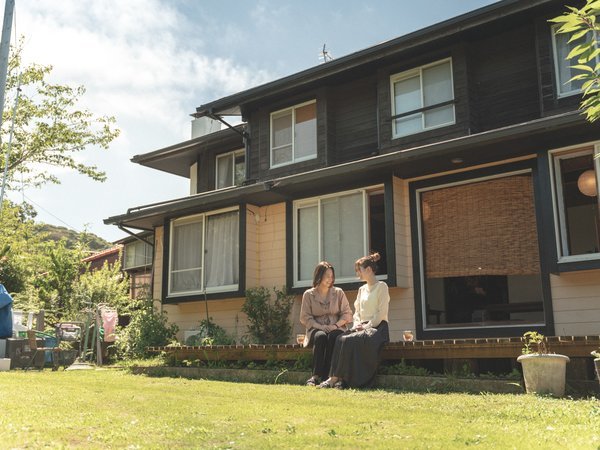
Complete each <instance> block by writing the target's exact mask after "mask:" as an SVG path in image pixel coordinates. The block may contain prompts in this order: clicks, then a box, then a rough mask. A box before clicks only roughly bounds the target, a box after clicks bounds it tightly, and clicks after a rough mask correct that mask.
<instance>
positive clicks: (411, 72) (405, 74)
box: [390, 58, 456, 139]
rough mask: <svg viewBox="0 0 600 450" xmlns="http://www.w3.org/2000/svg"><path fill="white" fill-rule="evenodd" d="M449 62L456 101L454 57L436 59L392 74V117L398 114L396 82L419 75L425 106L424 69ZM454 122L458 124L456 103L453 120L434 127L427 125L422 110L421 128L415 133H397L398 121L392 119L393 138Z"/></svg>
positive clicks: (453, 95)
mask: <svg viewBox="0 0 600 450" xmlns="http://www.w3.org/2000/svg"><path fill="white" fill-rule="evenodd" d="M447 62H449V63H450V87H451V89H452V100H453V101H455V100H456V96H455V94H454V66H453V64H452V58H445V59H441V60H439V61H435V62H432V63H430V64H425V65H423V66H420V67H416V68H414V69H410V70H406V71H404V72H400V73H396V74H394V75H392V76H390V99H391V106H392V117H394V116H395V115H396V114H397V113H396V102H395V100H394V99H395V97H396V93H395V90H394V84H395V83H397V82H398V81H402V80H406V79H408V78H413V77H415V76H417V75H418V76H419V83H420V86H421V108H423V93H424V90H423V70H424V69H428V68H430V67H435V66H438V65H441V64H445V63H447ZM415 114H416V113H415ZM454 124H456V108H455V105H454V104H452V121H450V122H446V123H443V124H439V125H435V126H432V127H427V128H426V127H425V114H424V112H423V111H422V112H421V129H420V130H419V131H415V132H414V133H406V134H404V133H403V134H399V133H397V132H396V121H395V119H392V139H398V138H401V137H405V136H412V135H413V134H417V133H423V132H424V131H429V130H435V129H437V128H443V127H448V126H450V125H454Z"/></svg>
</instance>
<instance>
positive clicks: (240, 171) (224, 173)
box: [215, 150, 246, 189]
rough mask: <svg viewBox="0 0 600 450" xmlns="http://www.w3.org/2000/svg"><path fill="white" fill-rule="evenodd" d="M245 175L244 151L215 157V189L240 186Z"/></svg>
mask: <svg viewBox="0 0 600 450" xmlns="http://www.w3.org/2000/svg"><path fill="white" fill-rule="evenodd" d="M245 175H246V158H245V153H244V150H237V151H235V152H229V153H224V154H222V155H218V156H217V163H216V176H215V180H216V181H215V188H216V189H223V188H226V187H230V186H240V185H241V184H242V183H243V182H244V178H245Z"/></svg>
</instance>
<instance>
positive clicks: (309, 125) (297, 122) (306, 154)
mask: <svg viewBox="0 0 600 450" xmlns="http://www.w3.org/2000/svg"><path fill="white" fill-rule="evenodd" d="M316 157H317V102H316V101H314V100H313V101H310V102H307V103H302V104H300V105H296V106H293V107H292V108H287V109H282V110H280V111H276V112H274V113H272V114H271V167H279V166H284V165H287V164H293V163H296V162H300V161H305V160H307V159H313V158H316Z"/></svg>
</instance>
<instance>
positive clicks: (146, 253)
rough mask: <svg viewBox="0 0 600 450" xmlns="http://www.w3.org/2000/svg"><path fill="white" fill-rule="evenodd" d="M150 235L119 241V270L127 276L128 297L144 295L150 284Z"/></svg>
mask: <svg viewBox="0 0 600 450" xmlns="http://www.w3.org/2000/svg"><path fill="white" fill-rule="evenodd" d="M153 239H154V236H153V234H152V233H149V232H144V233H139V234H137V235H135V236H130V237H127V238H124V239H121V240H120V241H118V242H117V243H118V244H120V245H122V248H123V259H122V261H121V269H122V270H123V272H125V273H127V275H129V296H130V297H131V298H137V297H138V296H140V295H146V294H147V293H148V292H149V290H150V286H151V284H152V255H153V252H154V249H153V246H152V242H153Z"/></svg>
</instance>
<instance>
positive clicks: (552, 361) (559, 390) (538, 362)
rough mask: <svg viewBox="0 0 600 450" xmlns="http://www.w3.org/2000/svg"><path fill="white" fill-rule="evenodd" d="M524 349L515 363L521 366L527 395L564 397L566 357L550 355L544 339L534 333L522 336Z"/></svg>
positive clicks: (530, 332)
mask: <svg viewBox="0 0 600 450" xmlns="http://www.w3.org/2000/svg"><path fill="white" fill-rule="evenodd" d="M523 341H524V347H523V350H522V353H523V354H522V355H521V356H519V357H518V358H517V361H518V362H520V363H521V365H522V366H523V379H524V380H525V390H526V392H527V393H528V394H532V393H537V394H550V395H554V396H556V397H562V396H563V395H565V379H566V372H567V363H568V362H569V361H570V360H569V357H568V356H565V355H558V354H556V353H550V352H549V351H548V347H547V345H546V338H545V337H544V335H543V334H540V333H538V332H536V331H528V332H526V333H525V334H524V335H523Z"/></svg>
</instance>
